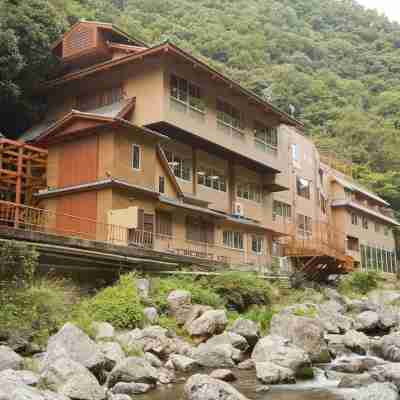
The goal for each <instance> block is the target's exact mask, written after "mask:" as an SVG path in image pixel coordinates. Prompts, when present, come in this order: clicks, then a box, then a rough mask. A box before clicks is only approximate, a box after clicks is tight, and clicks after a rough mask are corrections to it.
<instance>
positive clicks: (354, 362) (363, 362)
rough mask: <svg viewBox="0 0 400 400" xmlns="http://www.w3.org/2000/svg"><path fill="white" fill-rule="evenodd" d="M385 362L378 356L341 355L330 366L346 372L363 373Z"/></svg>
mask: <svg viewBox="0 0 400 400" xmlns="http://www.w3.org/2000/svg"><path fill="white" fill-rule="evenodd" d="M382 364H385V361H384V360H382V359H379V358H377V357H368V356H364V357H360V356H358V357H357V356H350V357H341V358H338V359H336V360H335V361H334V362H333V363H332V364H331V366H330V368H331V369H332V370H334V371H340V372H346V373H361V372H366V371H369V370H371V369H373V368H374V367H376V366H377V365H382Z"/></svg>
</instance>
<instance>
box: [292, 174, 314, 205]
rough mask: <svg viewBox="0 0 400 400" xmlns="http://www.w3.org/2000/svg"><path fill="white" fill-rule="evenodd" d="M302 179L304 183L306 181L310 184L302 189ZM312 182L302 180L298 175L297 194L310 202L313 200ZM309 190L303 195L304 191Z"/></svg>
mask: <svg viewBox="0 0 400 400" xmlns="http://www.w3.org/2000/svg"><path fill="white" fill-rule="evenodd" d="M301 179H303V180H304V181H306V182H307V183H308V185H307V186H304V188H303V189H302V188H301V186H299V185H301ZM311 183H312V182H311V181H310V180H309V179H306V178H302V177H301V176H298V175H296V194H297V196H299V197H303V198H304V199H306V200H310V199H311ZM305 189H307V190H306V191H305V193H303V191H304V190H305Z"/></svg>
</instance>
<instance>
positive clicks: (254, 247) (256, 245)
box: [251, 235, 264, 254]
mask: <svg viewBox="0 0 400 400" xmlns="http://www.w3.org/2000/svg"><path fill="white" fill-rule="evenodd" d="M263 248H264V238H263V237H262V236H257V235H253V236H252V237H251V251H252V252H253V253H256V254H261V253H262V252H263Z"/></svg>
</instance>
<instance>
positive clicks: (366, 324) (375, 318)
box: [355, 311, 379, 332]
mask: <svg viewBox="0 0 400 400" xmlns="http://www.w3.org/2000/svg"><path fill="white" fill-rule="evenodd" d="M378 326H379V315H378V314H377V313H376V312H375V311H364V312H362V313H361V314H358V315H357V317H356V319H355V328H356V329H357V330H358V331H364V332H369V331H372V330H374V329H376V328H378Z"/></svg>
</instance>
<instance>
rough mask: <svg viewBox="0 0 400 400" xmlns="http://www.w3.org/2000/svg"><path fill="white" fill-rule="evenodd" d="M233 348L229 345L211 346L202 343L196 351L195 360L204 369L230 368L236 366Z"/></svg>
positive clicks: (194, 353)
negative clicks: (233, 358)
mask: <svg viewBox="0 0 400 400" xmlns="http://www.w3.org/2000/svg"><path fill="white" fill-rule="evenodd" d="M233 350H234V349H233V347H232V345H229V344H222V345H218V346H210V345H209V344H206V343H201V344H200V345H199V346H198V347H197V348H196V349H195V350H194V351H193V358H194V359H195V360H196V361H197V362H198V364H200V365H201V366H203V367H210V368H225V367H227V368H229V367H233V366H234V362H233V360H232V355H233Z"/></svg>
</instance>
